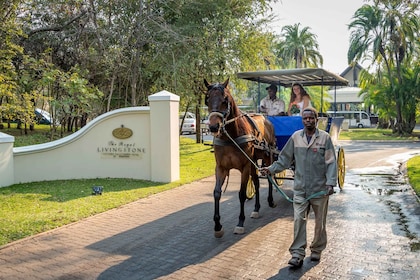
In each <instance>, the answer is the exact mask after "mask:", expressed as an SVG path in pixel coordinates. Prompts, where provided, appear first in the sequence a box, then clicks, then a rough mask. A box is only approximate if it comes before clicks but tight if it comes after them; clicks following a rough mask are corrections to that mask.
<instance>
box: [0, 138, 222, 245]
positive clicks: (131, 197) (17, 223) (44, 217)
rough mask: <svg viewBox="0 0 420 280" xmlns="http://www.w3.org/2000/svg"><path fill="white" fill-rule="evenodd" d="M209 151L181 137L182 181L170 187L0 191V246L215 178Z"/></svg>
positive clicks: (94, 182)
mask: <svg viewBox="0 0 420 280" xmlns="http://www.w3.org/2000/svg"><path fill="white" fill-rule="evenodd" d="M30 142H32V140H31V141H30ZM210 150H211V147H210V146H205V145H202V144H195V141H193V140H191V139H188V138H185V137H181V140H180V177H181V179H180V180H178V181H176V182H173V183H168V184H163V183H156V182H150V181H145V180H132V179H89V180H67V181H64V180H59V181H45V182H33V183H27V184H16V185H13V186H10V187H3V188H0V246H1V245H4V244H7V243H9V242H12V241H14V240H18V239H21V238H24V237H27V236H30V235H34V234H37V233H40V232H44V231H47V230H50V229H53V228H56V227H60V226H63V225H65V224H69V223H71V222H75V221H78V220H80V219H83V218H86V217H89V216H92V215H94V214H97V213H101V212H104V211H107V210H110V209H112V208H116V207H118V206H121V205H124V204H127V203H129V202H132V201H135V200H138V199H140V198H144V197H147V196H149V195H151V194H155V193H158V192H162V191H165V190H169V189H172V188H175V187H178V186H180V185H183V184H186V183H190V182H193V181H195V180H198V179H201V178H205V177H208V176H210V175H212V174H214V166H215V161H214V155H213V153H211V152H210ZM92 186H103V187H104V193H103V194H102V195H97V196H94V195H92Z"/></svg>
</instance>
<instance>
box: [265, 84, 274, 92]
mask: <svg viewBox="0 0 420 280" xmlns="http://www.w3.org/2000/svg"><path fill="white" fill-rule="evenodd" d="M265 89H266V90H269V89H272V90H275V91H277V86H276V85H269V86H268V87H266V88H265Z"/></svg>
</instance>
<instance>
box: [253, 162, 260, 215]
mask: <svg viewBox="0 0 420 280" xmlns="http://www.w3.org/2000/svg"><path fill="white" fill-rule="evenodd" d="M251 177H252V182H253V183H254V187H255V206H254V211H252V213H251V218H253V219H257V218H259V217H260V215H259V211H260V208H261V204H260V179H259V178H258V175H257V171H256V169H255V167H254V166H251Z"/></svg>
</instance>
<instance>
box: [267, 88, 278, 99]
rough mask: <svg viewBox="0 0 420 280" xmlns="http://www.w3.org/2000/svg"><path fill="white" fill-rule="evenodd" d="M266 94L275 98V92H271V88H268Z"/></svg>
mask: <svg viewBox="0 0 420 280" xmlns="http://www.w3.org/2000/svg"><path fill="white" fill-rule="evenodd" d="M267 92H268V95H269V96H270V97H273V96H275V95H276V91H275V90H273V89H271V88H269V89H268V90H267Z"/></svg>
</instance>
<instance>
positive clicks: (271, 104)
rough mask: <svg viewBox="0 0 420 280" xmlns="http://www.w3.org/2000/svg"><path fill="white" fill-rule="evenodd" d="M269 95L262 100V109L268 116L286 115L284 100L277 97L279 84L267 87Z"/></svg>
mask: <svg viewBox="0 0 420 280" xmlns="http://www.w3.org/2000/svg"><path fill="white" fill-rule="evenodd" d="M266 90H267V92H268V95H267V96H266V97H265V98H263V99H262V100H261V103H260V111H261V112H262V113H264V115H267V116H284V115H285V108H286V107H285V105H284V101H283V100H281V99H280V98H277V95H276V93H277V86H275V85H270V86H269V87H267V88H266Z"/></svg>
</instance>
